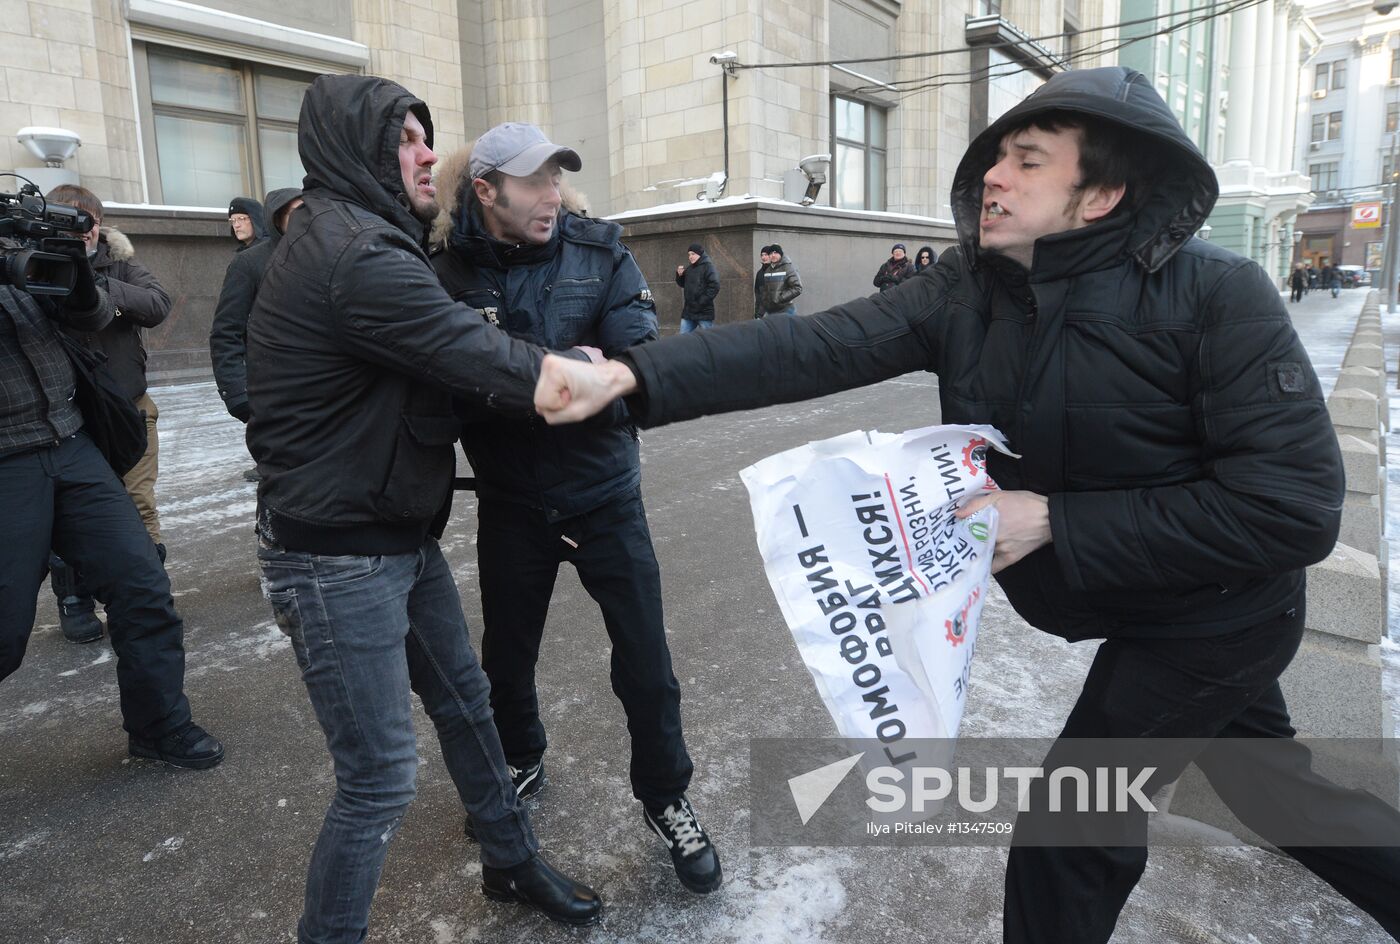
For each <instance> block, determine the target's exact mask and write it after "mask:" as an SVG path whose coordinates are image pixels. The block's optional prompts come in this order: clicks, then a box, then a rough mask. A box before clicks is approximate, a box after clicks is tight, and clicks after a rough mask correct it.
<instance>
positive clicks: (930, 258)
mask: <svg viewBox="0 0 1400 944" xmlns="http://www.w3.org/2000/svg"><path fill="white" fill-rule="evenodd" d="M937 258H938V253H936V252H934V251H933V247H932V246H920V247H919V251H918V252H917V253H915V254H914V274H915V275H918V274H919V273H920V272H922V271H924V270H925V269H928V268H932V266H933V263H934V261H935V260H936V259H937Z"/></svg>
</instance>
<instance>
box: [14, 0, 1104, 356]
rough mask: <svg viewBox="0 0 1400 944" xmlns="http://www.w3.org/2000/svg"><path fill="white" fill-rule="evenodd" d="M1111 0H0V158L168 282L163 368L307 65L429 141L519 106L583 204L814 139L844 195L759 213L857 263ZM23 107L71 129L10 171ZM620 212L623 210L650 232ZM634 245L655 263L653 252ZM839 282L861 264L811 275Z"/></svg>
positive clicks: (925, 217)
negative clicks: (555, 145)
mask: <svg viewBox="0 0 1400 944" xmlns="http://www.w3.org/2000/svg"><path fill="white" fill-rule="evenodd" d="M1118 15H1119V12H1118V2H1117V0H394V2H389V0H304V2H299V3H296V4H287V3H279V2H277V0H202V2H200V3H190V2H186V0H0V31H4V32H6V33H7V36H6V38H7V40H8V45H7V56H6V59H5V62H4V63H3V65H0V141H3V145H2V146H3V148H5V150H3V151H0V168H3V169H16V170H17V171H18V172H20V173H24V172H25V171H26V170H33V171H36V173H35V174H32V175H31V176H35V177H36V179H43V180H45V181H51V180H52V179H53V177H52V174H51V173H50V172H56V173H64V172H67V173H74V174H76V176H77V178H78V180H79V182H81V183H82V184H84V185H85V186H87V187H89V188H90V189H92V190H94V191H95V192H96V193H97V194H98V195H99V196H100V197H102V199H103V200H104V201H106V202H107V203H108V204H109V209H108V222H109V223H116V224H117V225H120V226H121V227H122V228H124V229H125V230H127V231H129V233H130V234H131V235H133V236H134V237H136V245H137V250H138V252H139V253H140V254H141V256H142V258H143V259H144V260H145V261H146V262H147V263H148V264H150V265H151V267H152V269H153V270H155V271H156V272H157V274H158V275H160V276H161V277H162V278H163V279H164V280H165V282H166V284H167V287H169V288H171V289H172V295H174V296H175V298H176V303H175V311H174V313H173V314H172V316H171V319H170V320H169V322H168V323H167V325H165V326H162V328H161V329H158V330H156V331H154V332H151V335H150V337H149V338H148V346H149V347H150V348H151V350H152V354H153V361H152V370H153V373H154V374H155V375H156V376H157V377H158V378H159V377H166V378H168V379H177V378H187V377H192V376H199V375H201V373H202V372H204V371H207V353H206V351H205V343H204V341H205V334H206V332H207V327H208V319H209V317H210V315H211V313H212V309H213V303H214V300H215V298H216V297H217V293H218V289H219V284H218V283H219V281H220V278H219V273H220V272H221V271H222V267H223V266H224V264H225V263H226V261H227V259H228V257H229V255H230V251H231V249H232V246H231V244H230V243H229V242H228V241H227V239H226V224H225V223H224V209H225V208H226V207H227V205H228V200H229V199H230V198H231V197H233V196H236V195H259V194H262V193H264V192H265V191H267V190H270V189H273V188H275V187H280V186H288V185H293V184H296V183H299V181H300V177H301V173H302V171H301V167H300V164H299V161H298V160H297V157H296V145H295V130H296V115H297V111H298V108H299V102H300V96H301V92H302V90H304V88H305V86H306V85H307V84H308V83H309V82H310V81H311V79H312V78H314V76H315V75H317V74H318V73H323V72H350V73H355V72H359V73H368V74H378V75H384V76H387V77H389V78H392V79H395V80H397V81H400V82H402V83H403V84H404V85H406V86H407V87H408V88H410V89H411V90H413V91H414V92H415V93H417V94H418V95H420V96H421V97H423V98H424V99H425V100H427V101H428V103H429V105H430V106H431V107H432V109H433V114H434V120H435V125H436V134H437V141H436V144H437V149H438V150H439V152H446V151H450V150H452V149H454V148H456V147H458V146H460V145H461V144H463V143H464V142H466V141H468V140H470V139H471V138H472V137H474V136H475V135H476V134H479V133H480V132H481V131H482V130H484V129H485V128H487V127H489V126H490V125H492V124H494V123H496V122H499V121H504V120H508V119H513V120H526V121H532V122H535V123H538V124H540V125H542V126H543V127H544V128H545V129H546V131H547V132H548V133H549V134H550V135H551V136H552V137H553V138H554V139H555V140H556V141H559V142H561V143H564V144H568V145H570V146H572V147H574V148H576V149H577V150H578V151H579V152H580V154H581V155H582V156H583V160H584V169H583V171H582V172H581V173H580V174H578V175H577V176H576V179H575V180H574V183H575V185H576V187H577V189H579V190H581V191H582V192H584V193H585V194H586V195H587V196H588V197H589V199H590V202H591V206H592V211H593V212H594V214H595V215H608V214H615V213H624V212H630V213H637V212H639V211H647V210H653V209H656V208H659V207H664V206H667V205H673V204H676V203H678V202H681V201H690V200H693V199H694V198H695V196H696V195H697V193H699V192H700V191H702V190H704V189H706V181H708V180H712V179H715V178H718V179H719V180H722V181H723V183H724V186H723V188H722V190H721V191H720V192H721V193H722V195H723V196H725V197H728V198H738V197H741V196H743V195H749V196H751V197H752V198H754V199H756V200H766V201H774V200H781V199H782V198H783V197H784V196H785V194H786V195H789V196H790V195H791V189H790V187H791V180H789V181H788V183H787V184H785V181H784V177H785V176H787V177H789V178H790V177H791V176H792V174H793V173H794V172H795V168H796V167H797V165H798V163H799V161H800V160H801V159H803V158H805V157H808V156H812V155H821V154H829V155H831V166H830V170H829V172H828V181H827V183H826V184H825V185H824V186H823V187H822V189H821V192H820V193H819V195H818V196H817V198H816V203H817V204H818V205H819V206H822V207H830V208H831V209H832V210H833V211H845V212H849V214H850V215H849V216H847V217H843V216H842V214H841V212H833V213H825V214H821V215H820V217H818V215H815V214H814V215H813V225H812V226H810V227H804V226H799V225H795V224H794V225H793V226H792V227H791V228H790V229H784V228H783V227H779V228H778V229H777V230H775V231H774V233H772V234H771V235H772V236H774V237H776V236H777V235H780V234H781V233H782V232H790V233H791V234H792V238H795V239H799V240H800V239H802V238H805V237H804V236H803V235H802V234H803V233H805V232H807V231H808V230H811V231H812V233H813V235H812V238H813V239H815V240H816V242H814V243H813V245H812V251H813V256H814V258H818V257H828V256H829V254H830V253H831V252H832V250H831V249H830V239H832V238H837V237H841V238H845V239H848V240H849V241H850V245H851V246H852V247H853V248H852V253H851V258H852V259H855V260H857V261H856V262H855V263H853V265H855V266H856V267H859V268H862V269H863V268H864V267H866V266H867V257H868V260H870V261H873V262H874V263H875V264H878V262H879V261H880V260H881V259H882V258H883V257H884V255H885V254H886V253H887V251H888V244H889V239H888V236H889V234H890V233H895V234H899V233H904V234H907V236H908V238H910V239H918V240H920V241H932V242H934V243H935V244H937V245H939V246H940V247H941V246H943V245H946V244H947V242H948V240H949V239H950V238H951V227H950V219H949V218H950V215H951V214H950V211H949V207H948V202H947V201H948V190H949V187H950V184H951V182H952V177H953V173H954V170H955V168H956V166H957V162H958V160H959V159H960V157H961V155H962V153H963V151H964V149H965V148H966V145H967V143H968V140H969V139H970V137H971V136H972V135H974V134H975V133H977V132H978V131H980V130H981V128H983V127H985V125H986V123H987V122H988V121H990V120H992V119H994V118H995V117H996V116H997V115H998V114H1000V113H1001V112H1002V111H1004V110H1005V109H1006V108H1008V107H1010V105H1011V104H1013V103H1014V102H1015V101H1016V100H1018V99H1019V98H1020V97H1022V96H1024V95H1025V94H1026V93H1027V92H1028V91H1030V90H1031V89H1032V88H1034V87H1035V85H1036V84H1038V83H1039V82H1041V81H1043V80H1044V78H1046V77H1048V76H1049V75H1050V74H1052V73H1053V72H1054V71H1056V70H1059V69H1063V68H1067V67H1087V66H1093V65H1099V64H1107V63H1109V62H1112V61H1114V56H1113V53H1112V42H1113V40H1114V36H1115V34H1114V32H1113V30H1112V29H1105V27H1108V26H1111V25H1112V24H1113V23H1114V22H1115V21H1116V20H1117V18H1118ZM724 53H729V54H732V55H728V56H723V55H721V54H724ZM935 53H936V55H933V54H935ZM715 60H718V61H715ZM28 126H42V127H57V128H64V129H67V130H70V131H73V132H76V133H77V134H78V135H79V136H80V137H81V139H82V146H81V147H80V148H79V149H78V151H77V153H76V155H74V156H73V157H72V158H70V159H69V160H68V161H67V163H66V165H65V166H64V167H63V168H62V169H61V170H56V169H54V168H43V167H36V165H38V164H39V162H38V161H37V160H36V159H35V158H34V157H33V156H31V155H30V154H29V153H28V152H27V151H26V150H25V149H24V148H23V147H22V146H21V145H20V144H19V143H18V142H17V141H16V140H15V137H14V133H15V132H16V131H18V130H19V129H20V128H22V127H28ZM726 167H727V170H728V175H727V177H726V176H725V174H724V172H725V170H726ZM711 186H714V185H711ZM799 189H800V188H799ZM871 214H887V215H888V218H887V219H883V222H877V223H876V224H873V225H872V224H871V220H872V219H875V220H879V219H881V218H879V217H878V216H875V217H872V215H871ZM713 218H714V219H720V218H723V219H725V220H730V221H733V220H738V219H741V218H752V219H753V220H755V221H758V220H769V221H771V220H789V219H795V218H793V217H790V216H788V215H785V214H783V213H778V214H777V215H774V214H773V213H770V212H768V211H758V210H755V212H754V213H751V214H748V216H747V217H746V216H745V214H742V213H741V214H722V215H721V216H719V217H713ZM644 224H645V221H644V220H643V219H642V218H639V217H633V218H632V220H631V221H630V222H629V226H635V227H637V228H638V232H639V233H640V232H641V230H647V231H648V232H653V233H659V232H662V231H667V230H669V227H666V226H661V227H656V226H651V227H648V226H647V225H644ZM726 225H729V224H726ZM735 225H737V224H735ZM745 225H747V224H745ZM764 225H766V224H764ZM750 229H751V230H752V232H751V234H750V235H751V236H753V238H754V239H758V238H759V237H757V236H754V235H753V234H754V233H757V232H758V231H759V230H760V229H762V225H760V224H759V223H758V222H755V223H754V224H753V225H752V226H751V227H750ZM940 236H941V237H942V238H941V239H940V238H939V237H940ZM750 241H752V240H750ZM733 244H734V245H740V244H742V240H741V241H740V242H739V243H733ZM760 244H761V243H759V242H754V244H753V246H752V247H751V248H752V249H753V250H754V252H753V253H752V254H753V255H756V250H757V248H758V246H759V245H760ZM867 244H868V245H867ZM785 245H786V248H788V250H789V251H790V252H793V253H798V252H800V251H801V250H800V245H799V244H793V243H792V242H791V239H789V241H788V243H786V244H785ZM653 249H654V254H655V256H656V258H657V259H658V266H659V265H660V262H659V260H660V259H662V258H663V257H666V256H667V255H668V253H669V248H668V247H662V246H659V245H658V246H656V247H653ZM753 261H754V260H749V261H747V262H738V261H736V271H735V277H736V278H738V277H739V275H740V270H741V269H742V270H744V273H745V274H744V275H743V279H744V280H745V281H747V280H748V279H749V278H751V272H748V271H747V270H748V268H749V265H750V264H751V263H752V262H753ZM668 268H672V269H673V267H668ZM871 270H872V273H873V266H871ZM665 271H667V270H665V269H660V268H659V269H658V273H659V274H660V275H661V276H664V272H665ZM847 289H849V290H851V291H856V290H858V289H859V290H863V289H864V286H863V285H855V284H852V285H850V286H844V285H843V286H842V287H835V288H833V289H832V291H833V292H838V293H839V292H840V291H845V290H847ZM744 307H745V305H744V304H743V303H742V301H736V302H735V308H734V310H735V312H741V311H742V310H743V309H744ZM663 317H666V314H665V311H663Z"/></svg>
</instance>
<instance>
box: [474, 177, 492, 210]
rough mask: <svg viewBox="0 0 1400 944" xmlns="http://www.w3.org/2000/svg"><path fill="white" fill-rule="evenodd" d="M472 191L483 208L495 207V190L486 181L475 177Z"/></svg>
mask: <svg viewBox="0 0 1400 944" xmlns="http://www.w3.org/2000/svg"><path fill="white" fill-rule="evenodd" d="M472 189H473V190H474V191H476V198H477V199H478V200H480V201H481V205H482V206H484V207H489V206H495V205H496V188H495V187H493V186H491V185H490V184H489V183H487V182H486V181H484V180H482V179H481V178H480V177H477V178H476V179H475V180H473V181H472Z"/></svg>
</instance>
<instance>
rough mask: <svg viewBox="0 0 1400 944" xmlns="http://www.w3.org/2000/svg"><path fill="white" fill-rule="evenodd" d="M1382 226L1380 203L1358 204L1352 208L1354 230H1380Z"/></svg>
mask: <svg viewBox="0 0 1400 944" xmlns="http://www.w3.org/2000/svg"><path fill="white" fill-rule="evenodd" d="M1380 225H1381V205H1380V204H1379V203H1358V204H1355V205H1354V206H1353V207H1352V208H1351V226H1352V228H1353V229H1378V228H1379V227H1380Z"/></svg>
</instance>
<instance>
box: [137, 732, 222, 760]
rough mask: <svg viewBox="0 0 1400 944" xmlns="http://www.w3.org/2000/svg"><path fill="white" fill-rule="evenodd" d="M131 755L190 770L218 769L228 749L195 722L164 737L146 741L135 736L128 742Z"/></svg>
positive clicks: (146, 739)
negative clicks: (225, 749) (225, 750)
mask: <svg viewBox="0 0 1400 944" xmlns="http://www.w3.org/2000/svg"><path fill="white" fill-rule="evenodd" d="M127 752H128V753H129V754H131V756H132V757H149V758H150V759H151V760H159V761H164V762H165V763H167V764H169V765H170V766H171V767H185V768H188V769H190V770H207V769H209V768H210V767H217V766H218V765H219V762H220V761H222V760H223V759H224V746H223V745H222V744H220V743H219V739H218V738H216V737H214V736H213V735H212V734H210V733H209V732H208V731H205V730H204V729H203V728H201V727H200V726H199V725H197V724H195V723H194V722H190V723H189V724H188V725H186V726H185V727H183V728H180V729H179V730H178V731H172V732H171V733H170V734H167V735H165V736H164V737H158V738H143V737H137V736H136V735H134V734H133V735H131V736H130V737H129V738H128V740H127Z"/></svg>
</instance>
